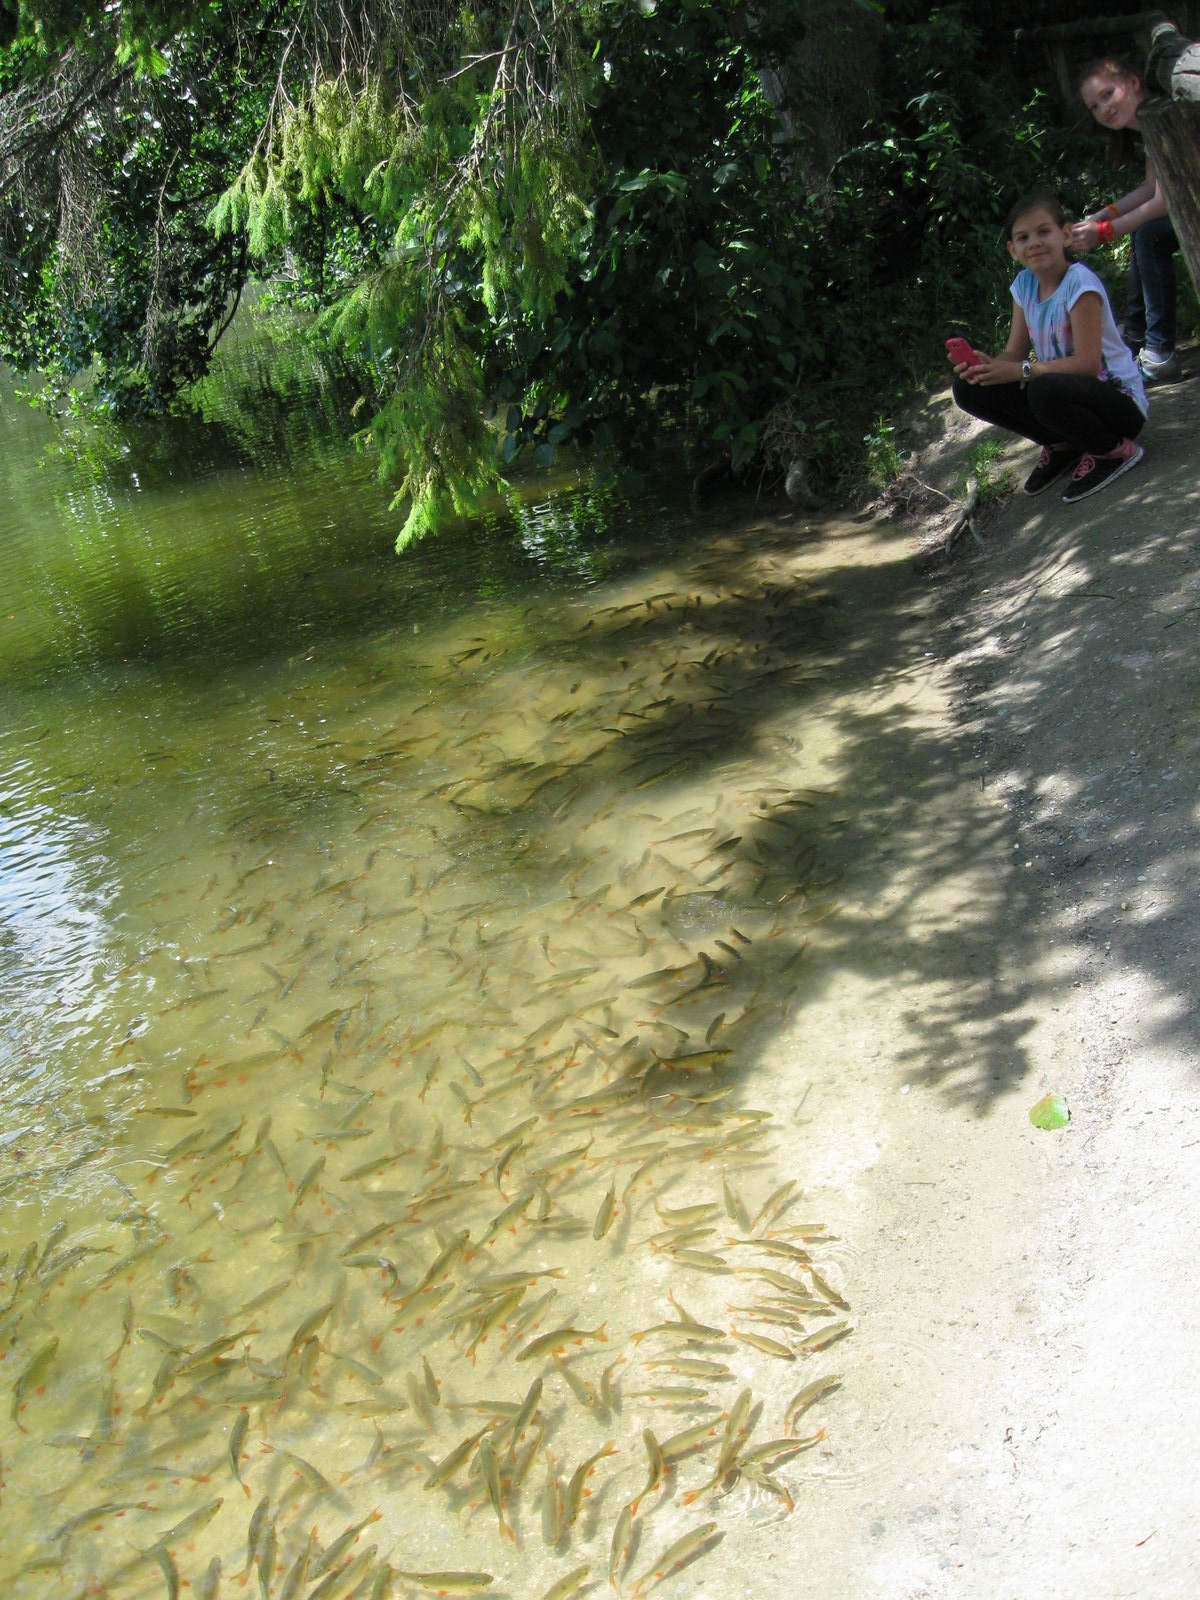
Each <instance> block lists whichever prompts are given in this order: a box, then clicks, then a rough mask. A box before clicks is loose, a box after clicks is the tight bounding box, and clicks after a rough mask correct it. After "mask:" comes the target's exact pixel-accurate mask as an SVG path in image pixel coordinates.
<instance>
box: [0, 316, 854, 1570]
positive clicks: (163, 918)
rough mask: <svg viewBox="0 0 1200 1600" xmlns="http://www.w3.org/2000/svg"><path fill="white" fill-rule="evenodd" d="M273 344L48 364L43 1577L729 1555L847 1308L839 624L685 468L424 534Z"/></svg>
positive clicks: (800, 1444)
mask: <svg viewBox="0 0 1200 1600" xmlns="http://www.w3.org/2000/svg"><path fill="white" fill-rule="evenodd" d="M258 361H259V354H258V352H257V349H256V347H255V346H254V345H252V344H251V345H247V346H244V347H243V348H242V349H241V350H240V351H237V350H235V352H234V354H233V355H232V356H231V357H230V358H229V360H228V361H227V363H226V366H225V368H223V369H222V370H221V372H219V373H218V375H217V377H216V378H215V379H214V380H213V382H212V383H211V384H210V385H209V386H208V389H207V392H206V395H205V406H206V420H205V421H204V422H202V423H201V422H196V421H191V422H190V423H188V424H187V425H186V426H184V425H183V424H181V423H178V424H171V425H168V426H164V427H162V428H159V429H155V430H147V431H145V432H142V433H140V434H138V435H136V436H133V435H130V436H127V437H124V438H122V439H121V440H120V441H119V442H117V443H115V444H114V443H113V442H112V440H111V439H108V438H105V437H104V436H100V435H95V434H93V435H90V436H89V435H88V434H86V433H84V432H82V431H81V430H79V429H78V428H71V429H68V428H67V427H65V426H64V425H60V424H58V423H56V422H54V421H52V420H50V419H48V418H46V417H43V416H40V415H35V414H33V413H30V412H28V411H27V410H25V409H24V408H22V407H21V406H19V405H18V404H15V403H14V402H13V399H12V397H11V393H6V394H5V395H4V396H3V412H2V422H3V431H4V452H3V463H4V464H3V467H2V468H0V471H2V472H3V477H4V489H5V493H4V497H3V502H2V504H0V537H2V538H3V542H4V548H5V560H4V562H3V564H2V565H0V707H2V709H3V720H2V725H0V1085H2V1092H3V1106H4V1116H3V1121H2V1123H0V1198H2V1201H3V1206H4V1231H3V1239H2V1240H0V1372H2V1374H3V1383H4V1398H3V1410H2V1412H0V1440H2V1446H0V1462H2V1465H0V1489H2V1495H3V1499H2V1511H0V1515H2V1517H3V1526H4V1537H3V1540H2V1541H0V1584H2V1586H3V1591H4V1593H5V1595H6V1596H11V1597H13V1600H43V1597H48V1596H59V1595H63V1596H80V1597H83V1596H88V1595H111V1596H114V1597H116V1596H121V1597H124V1596H129V1597H135V1596H140V1595H147V1596H149V1595H158V1594H164V1593H165V1594H168V1595H174V1594H176V1593H179V1592H181V1591H182V1592H185V1593H187V1594H190V1595H205V1596H216V1595H219V1594H235V1593H241V1592H242V1590H243V1587H244V1586H245V1585H246V1584H248V1585H249V1587H250V1588H251V1589H252V1590H253V1589H257V1590H258V1591H259V1592H260V1593H262V1594H264V1595H267V1596H282V1597H293V1596H310V1595H311V1596H313V1597H314V1600H316V1597H317V1596H320V1597H322V1600H329V1597H331V1596H341V1595H357V1596H364V1597H365V1596H368V1595H369V1596H373V1597H379V1596H383V1595H389V1594H396V1595H401V1594H407V1593H413V1594H417V1593H421V1592H425V1593H429V1592H446V1593H458V1592H487V1593H493V1594H495V1595H497V1596H501V1595H510V1596H513V1597H523V1596H529V1597H531V1600H536V1597H537V1596H539V1595H541V1594H543V1593H544V1592H545V1591H547V1590H551V1591H552V1592H554V1593H555V1594H556V1595H557V1594H562V1595H565V1594H569V1593H570V1594H573V1593H575V1592H577V1590H587V1589H592V1590H594V1591H595V1592H599V1589H600V1587H602V1586H604V1587H606V1586H607V1583H608V1582H609V1580H610V1577H611V1580H612V1581H613V1583H614V1584H615V1585H618V1586H620V1587H621V1588H622V1589H623V1591H624V1592H627V1593H641V1592H645V1590H647V1589H649V1588H651V1587H654V1586H655V1585H656V1584H657V1583H659V1582H662V1584H663V1590H662V1592H663V1593H664V1594H666V1593H669V1592H680V1593H682V1592H694V1584H693V1578H694V1573H693V1564H694V1563H695V1562H697V1561H701V1560H702V1559H703V1556H704V1554H705V1553H706V1552H707V1551H708V1550H710V1549H711V1548H712V1547H713V1546H714V1544H715V1543H716V1542H717V1541H718V1540H719V1539H721V1538H723V1537H725V1536H727V1535H728V1534H730V1533H731V1532H733V1533H735V1532H736V1529H737V1526H738V1524H739V1522H741V1521H743V1520H745V1519H750V1520H753V1521H761V1520H762V1519H765V1518H775V1517H782V1516H784V1515H786V1514H787V1513H788V1511H789V1508H790V1506H791V1503H792V1498H793V1496H794V1495H795V1493H796V1492H797V1485H798V1483H799V1482H800V1481H801V1480H802V1475H803V1471H804V1467H805V1462H806V1459H807V1458H808V1452H809V1450H810V1449H813V1448H814V1447H815V1445H816V1441H817V1440H818V1439H819V1436H820V1418H821V1409H820V1400H821V1399H822V1398H823V1395H824V1393H825V1392H826V1391H827V1389H828V1388H829V1387H830V1386H831V1385H832V1384H833V1383H834V1381H835V1380H834V1379H833V1377H832V1374H833V1371H834V1363H835V1359H836V1357H837V1356H838V1354H839V1347H838V1340H839V1339H840V1337H841V1336H842V1335H843V1333H845V1332H846V1331H847V1326H848V1324H847V1316H846V1312H847V1308H846V1306H845V1304H844V1302H843V1301H842V1299H841V1295H840V1293H839V1291H838V1288H837V1287H836V1286H835V1285H834V1284H833V1283H832V1282H831V1281H830V1278H831V1277H834V1276H836V1273H830V1271H829V1267H828V1263H827V1262H826V1261H825V1260H824V1258H823V1249H824V1244H823V1241H824V1239H825V1228H824V1226H823V1223H822V1219H821V1218H818V1217H812V1216H806V1215H805V1214H804V1213H803V1209H802V1204H801V1202H800V1190H799V1183H798V1178H799V1177H800V1176H801V1174H800V1172H799V1169H793V1167H792V1166H791V1165H790V1164H789V1161H788V1159H787V1152H786V1150H783V1149H781V1148H780V1141H778V1139H777V1137H776V1130H775V1124H774V1121H773V1118H772V1115H771V1112H772V1110H773V1109H776V1108H774V1107H773V1106H772V1094H771V1085H770V1082H769V1080H766V1079H765V1078H764V1075H763V1073H762V1072H761V1071H759V1070H758V1068H759V1062H760V1060H761V1056H762V1051H763V1049H764V1047H765V1043H766V1042H769V1041H770V1040H772V1039H777V1038H778V1037H779V1033H780V1029H781V1027H782V1026H783V1025H784V1024H785V1023H786V1022H787V1020H788V1017H789V1012H790V1007H791V1004H792V999H791V997H792V992H793V987H794V982H793V980H794V975H795V970H796V967H797V964H798V963H799V962H801V961H802V959H803V955H804V949H805V944H806V941H807V940H808V938H809V937H810V932H811V929H812V928H813V926H814V924H816V923H817V922H819V920H820V919H821V917H822V916H823V915H825V914H826V912H827V911H828V909H829V906H830V904H831V896H832V895H833V894H834V893H835V892H836V891H835V890H834V889H833V887H832V886H831V883H830V882H829V881H828V880H829V876H830V875H829V873H828V871H827V870H826V869H825V867H824V866H823V853H822V840H823V838H824V837H825V834H826V830H827V829H828V828H830V827H831V826H834V825H836V821H837V817H836V812H837V808H838V801H837V798H836V796H832V795H829V794H826V793H824V792H822V791H821V790H820V789H819V788H818V789H814V788H811V787H808V786H806V779H807V782H808V783H811V781H812V780H811V775H810V774H808V773H807V772H806V766H805V757H804V754H803V752H802V751H800V749H799V747H798V745H797V742H796V738H795V734H794V728H795V708H796V706H797V704H798V703H799V702H801V701H802V700H803V699H804V697H805V696H806V695H808V694H809V693H810V692H811V691H812V688H813V686H814V685H815V684H818V683H819V682H820V681H821V679H822V675H823V674H825V673H826V672H827V671H828V670H829V663H830V660H831V659H832V657H831V653H830V650H829V640H828V632H827V616H828V613H827V609H826V607H825V606H824V604H823V600H822V596H821V595H820V594H819V593H817V592H815V591H810V590H807V589H805V588H804V587H802V586H800V585H799V584H798V583H797V581H796V579H795V578H794V577H793V576H792V574H791V573H790V571H789V569H788V566H787V564H786V561H785V560H784V553H783V552H782V551H780V550H777V549H773V548H772V545H771V541H770V539H769V538H768V537H766V536H765V535H760V534H756V533H755V532H754V530H753V528H750V529H749V530H748V529H747V528H745V527H737V526H734V525H730V524H726V525H723V526H722V527H715V528H714V527H712V526H709V527H705V526H702V525H698V524H697V522H696V519H695V517H694V514H689V512H688V511H687V507H686V503H685V502H684V501H683V500H682V499H681V498H679V497H675V498H672V497H671V496H670V495H669V494H667V493H664V494H662V495H660V496H658V497H655V496H653V495H646V496H643V497H640V498H637V499H623V498H622V497H620V496H619V495H617V494H615V493H613V492H600V491H596V490H591V489H589V488H587V487H586V486H585V487H580V486H578V485H575V486H572V485H569V484H565V483H564V484H562V485H559V486H557V487H555V488H553V489H547V488H546V487H545V485H544V484H541V485H539V487H538V488H537V489H536V491H535V493H534V494H532V495H531V494H529V493H525V494H520V493H517V492H514V493H512V494H511V496H510V497H509V498H508V499H507V500H506V501H504V502H500V501H498V502H497V505H496V507H495V508H494V510H493V512H492V513H491V514H489V515H488V516H485V517H481V518H480V519H478V520H477V521H476V522H473V523H471V524H469V525H464V526H463V527H461V528H458V529H455V530H453V531H452V532H448V533H447V534H446V535H445V536H443V537H440V538H438V539H435V540H431V541H428V542H426V543H424V544H422V545H421V546H419V547H417V548H416V549H415V550H413V551H411V552H409V553H407V554H406V555H404V556H403V557H396V556H395V555H394V554H393V552H392V548H391V546H392V541H393V539H394V536H395V530H396V527H397V526H398V524H399V520H400V518H399V516H398V514H397V513H394V512H390V511H389V510H388V508H387V498H386V494H385V493H384V492H383V491H381V490H380V489H379V487H378V485H377V484H376V483H375V482H374V480H373V477H372V475H371V471H370V468H369V466H368V465H367V464H366V463H365V462H364V461H362V460H361V459H360V458H359V457H357V456H355V455H354V454H353V453H352V452H351V451H349V450H348V449H347V448H346V447H345V446H344V445H343V444H342V443H341V442H340V441H341V437H342V433H341V429H342V427H343V424H344V415H343V408H344V403H345V396H344V395H342V394H341V393H339V391H338V388H337V383H336V382H335V381H334V379H332V378H330V376H329V374H328V373H325V372H322V371H321V370H320V369H319V368H315V367H314V368H313V369H312V370H310V371H309V372H307V373H305V374H301V375H300V376H299V377H296V378H295V379H290V380H289V384H290V386H289V387H287V388H286V389H284V390H282V391H281V390H280V389H279V387H278V378H277V376H275V377H273V380H272V381H274V382H275V383H276V389H275V391H274V392H273V393H271V394H269V395H268V398H267V400H266V401H264V402H263V403H261V404H258V403H257V402H255V403H252V397H253V395H254V393H255V390H254V387H253V380H254V379H255V378H256V376H257V373H258V369H257V363H258ZM271 371H272V374H277V372H278V366H275V367H273V368H272V369H271ZM823 1267H824V1271H823V1270H822V1268H823ZM827 1350H828V1352H829V1354H828V1355H827V1354H826V1353H825V1352H826V1351H827ZM797 1394H799V1395H800V1396H801V1398H799V1399H798V1400H797V1401H796V1403H794V1404H793V1405H791V1407H790V1409H789V1406H788V1402H789V1400H791V1399H792V1397H793V1396H794V1395H797ZM772 1441H773V1442H772ZM585 1569H586V1570H585ZM677 1571H678V1572H679V1573H680V1574H681V1576H680V1577H679V1578H676V1577H675V1573H676V1572H677ZM560 1583H561V1587H557V1586H558V1585H559V1584H560Z"/></svg>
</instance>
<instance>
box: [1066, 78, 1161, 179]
mask: <svg viewBox="0 0 1200 1600" xmlns="http://www.w3.org/2000/svg"><path fill="white" fill-rule="evenodd" d="M1089 78H1109V79H1113V78H1136V79H1137V81H1138V82H1139V83H1140V84H1141V85H1142V87H1143V88H1145V87H1146V80H1145V78H1143V76H1142V70H1141V68H1140V67H1139V66H1138V64H1137V62H1136V61H1134V60H1133V58H1132V56H1120V55H1107V56H1095V57H1094V58H1093V59H1092V60H1091V61H1085V62H1084V64H1083V66H1082V67H1080V69H1079V71H1078V72H1077V73H1076V74H1075V92H1076V93H1077V94H1082V93H1083V86H1084V84H1085V83H1086V82H1087V81H1088V79H1089ZM1146 92H1147V93H1149V92H1150V91H1149V90H1147V91H1146ZM1138 154H1139V148H1138V137H1137V134H1135V133H1134V132H1133V131H1132V129H1130V128H1110V129H1109V134H1108V169H1109V171H1110V172H1116V171H1118V170H1119V169H1120V168H1121V167H1127V166H1129V165H1130V164H1131V163H1132V162H1134V161H1135V160H1137V158H1138Z"/></svg>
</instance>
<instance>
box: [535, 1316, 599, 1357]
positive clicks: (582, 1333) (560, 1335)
mask: <svg viewBox="0 0 1200 1600" xmlns="http://www.w3.org/2000/svg"><path fill="white" fill-rule="evenodd" d="M607 1327H608V1323H607V1321H604V1322H602V1323H600V1325H599V1326H598V1327H595V1328H555V1329H554V1331H553V1333H543V1334H540V1335H539V1336H538V1338H536V1339H534V1340H533V1342H532V1343H531V1344H527V1345H526V1346H525V1348H524V1350H522V1351H521V1353H520V1354H519V1355H518V1356H517V1358H516V1359H517V1360H518V1361H532V1360H533V1358H534V1357H535V1356H540V1355H545V1353H546V1352H547V1351H549V1350H556V1349H558V1348H559V1347H560V1346H562V1345H567V1344H582V1343H583V1341H584V1340H585V1339H599V1340H600V1341H601V1342H602V1343H607V1342H608V1335H607V1333H605V1331H604V1330H605V1328H607Z"/></svg>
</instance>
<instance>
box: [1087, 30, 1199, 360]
mask: <svg viewBox="0 0 1200 1600" xmlns="http://www.w3.org/2000/svg"><path fill="white" fill-rule="evenodd" d="M1079 92H1080V94H1081V95H1082V96H1083V103H1084V105H1086V106H1087V108H1088V110H1089V111H1090V112H1091V113H1092V115H1093V116H1094V117H1095V119H1096V121H1097V122H1099V123H1100V124H1101V125H1102V126H1103V127H1105V128H1113V129H1119V128H1133V129H1136V128H1137V118H1138V110H1139V108H1140V106H1141V104H1142V101H1143V100H1145V99H1146V97H1147V95H1148V94H1149V90H1148V89H1147V88H1146V86H1145V85H1144V84H1143V82H1142V80H1141V78H1140V77H1139V76H1138V74H1137V72H1136V71H1135V69H1134V68H1133V67H1132V66H1130V64H1129V63H1128V62H1127V61H1123V60H1121V59H1120V58H1118V57H1116V56H1103V57H1101V58H1100V59H1099V60H1098V61H1090V62H1089V63H1088V64H1087V66H1086V67H1084V68H1083V71H1082V72H1081V74H1080V77H1079ZM1127 233H1129V234H1132V235H1133V238H1132V239H1131V240H1130V254H1129V300H1128V304H1127V307H1126V311H1125V339H1126V342H1127V343H1128V344H1129V345H1131V346H1132V347H1133V348H1134V350H1135V351H1139V350H1140V356H1139V365H1140V366H1141V369H1142V376H1143V377H1144V378H1145V379H1146V381H1147V382H1148V383H1158V382H1162V380H1163V379H1166V378H1174V377H1177V376H1178V374H1179V358H1178V356H1177V355H1176V354H1175V263H1174V261H1173V260H1172V256H1173V254H1174V252H1175V250H1176V249H1177V248H1178V245H1179V241H1178V239H1177V238H1176V237H1175V229H1174V228H1173V227H1172V226H1171V219H1170V217H1168V215H1167V201H1166V196H1165V195H1164V194H1163V192H1162V186H1161V185H1160V183H1159V181H1158V174H1157V173H1156V172H1155V170H1154V164H1153V162H1152V161H1151V160H1150V158H1149V156H1147V157H1146V176H1145V179H1144V181H1143V182H1142V183H1140V184H1138V186H1137V188H1136V189H1131V190H1130V191H1129V193H1128V194H1123V195H1122V196H1121V198H1120V199H1119V200H1112V201H1110V202H1109V204H1108V205H1106V206H1105V207H1104V209H1103V210H1102V211H1098V212H1096V214H1095V215H1094V216H1091V217H1088V218H1087V220H1086V221H1084V222H1077V223H1076V224H1075V226H1074V227H1073V228H1072V230H1071V248H1072V249H1073V250H1077V251H1084V250H1091V249H1094V248H1095V246H1096V245H1098V244H1111V243H1112V241H1113V240H1114V239H1119V238H1121V237H1122V236H1123V235H1124V234H1127Z"/></svg>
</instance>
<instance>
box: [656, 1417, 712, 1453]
mask: <svg viewBox="0 0 1200 1600" xmlns="http://www.w3.org/2000/svg"><path fill="white" fill-rule="evenodd" d="M719 1421H720V1419H719V1418H717V1419H714V1420H713V1421H712V1422H698V1423H696V1425H695V1426H694V1427H691V1428H684V1429H683V1431H682V1432H681V1433H673V1434H671V1435H670V1436H669V1437H668V1438H666V1439H664V1440H663V1441H662V1443H661V1445H660V1446H659V1448H660V1449H661V1451H662V1453H663V1459H664V1460H665V1461H666V1462H667V1463H668V1464H669V1463H670V1462H672V1461H677V1460H678V1459H679V1457H680V1456H685V1455H689V1454H690V1453H691V1452H692V1451H693V1450H698V1449H700V1448H701V1446H703V1445H706V1444H707V1443H708V1441H709V1440H710V1439H715V1438H716V1436H717V1425H718V1422H719Z"/></svg>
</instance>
